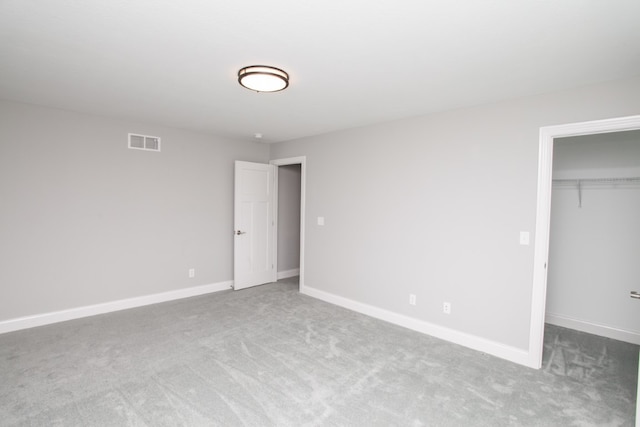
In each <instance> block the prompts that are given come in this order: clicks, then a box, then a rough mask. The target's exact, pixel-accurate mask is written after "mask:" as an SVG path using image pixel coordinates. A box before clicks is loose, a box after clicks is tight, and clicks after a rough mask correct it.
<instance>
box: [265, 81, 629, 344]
mask: <svg viewBox="0 0 640 427" xmlns="http://www.w3.org/2000/svg"><path fill="white" fill-rule="evenodd" d="M380 102H384V100H380ZM354 108H357V107H354ZM638 113H640V78H636V79H632V80H626V81H618V82H611V83H606V84H600V85H595V86H591V87H586V88H580V89H576V90H572V91H565V92H561V93H556V94H551V95H542V96H536V97H530V98H525V99H519V100H514V101H509V102H502V103H496V104H492V105H486V106H480V107H476V108H468V109H461V110H456V111H450V112H446V113H442V114H434V115H430V116H426V117H419V118H415V119H410V120H403V121H398V122H394V123H386V124H380V125H374V126H369V127H365V128H359V129H352V130H348V131H343V132H336V133H332V134H327V135H322V136H317V137H313V138H305V139H301V140H296V141H291V142H284V143H279V144H276V145H275V146H273V147H272V150H271V158H286V157H295V156H306V158H307V176H306V179H307V188H306V215H307V218H305V220H306V224H307V226H306V230H305V231H306V233H305V239H306V248H305V251H306V252H305V285H306V286H308V287H311V288H316V289H318V290H321V291H324V292H328V293H331V294H334V295H337V296H341V297H345V298H349V299H352V300H355V301H358V302H361V303H365V304H369V305H372V306H375V307H379V308H382V309H385V310H389V311H391V312H394V313H398V314H402V315H406V316H409V317H412V318H416V319H419V320H423V321H427V322H431V323H434V324H437V325H441V326H444V327H448V328H452V329H455V330H458V331H461V332H464V333H467V334H471V335H474V336H477V337H481V338H485V339H488V340H493V341H496V342H499V343H503V344H506V345H510V346H514V347H517V348H521V349H525V350H526V349H527V347H528V340H529V320H530V308H531V292H532V273H533V267H532V266H533V245H531V246H520V245H519V232H520V231H522V230H524V231H531V232H532V235H531V237H532V240H531V241H532V242H533V238H534V234H533V233H534V232H535V230H534V227H535V215H536V184H537V167H538V145H539V130H540V127H541V126H549V125H554V124H563V123H573V122H579V121H587V120H595V119H602V118H609V117H620V116H627V115H633V114H638ZM318 216H324V217H325V224H326V225H325V226H318V225H317V221H316V218H317V217H318ZM410 293H414V294H416V295H417V305H416V306H410V305H409V304H408V301H409V298H408V296H409V294H410ZM443 301H448V302H451V304H452V313H451V314H450V315H444V314H443V313H442V303H443Z"/></svg>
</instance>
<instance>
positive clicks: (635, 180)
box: [553, 177, 640, 208]
mask: <svg viewBox="0 0 640 427" xmlns="http://www.w3.org/2000/svg"><path fill="white" fill-rule="evenodd" d="M553 184H554V185H556V186H560V187H562V186H571V187H573V186H575V187H577V189H578V207H579V208H581V207H582V188H583V186H584V185H590V184H591V185H606V184H609V185H624V184H640V177H628V178H574V179H554V180H553Z"/></svg>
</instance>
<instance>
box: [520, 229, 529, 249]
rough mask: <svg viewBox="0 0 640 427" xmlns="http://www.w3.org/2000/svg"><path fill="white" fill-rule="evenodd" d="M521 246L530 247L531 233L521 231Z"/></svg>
mask: <svg viewBox="0 0 640 427" xmlns="http://www.w3.org/2000/svg"><path fill="white" fill-rule="evenodd" d="M520 244H521V245H524V246H528V245H529V232H528V231H521V232H520Z"/></svg>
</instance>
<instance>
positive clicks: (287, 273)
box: [278, 268, 300, 280]
mask: <svg viewBox="0 0 640 427" xmlns="http://www.w3.org/2000/svg"><path fill="white" fill-rule="evenodd" d="M299 275H300V269H299V268H294V269H292V270H284V271H278V280H280V279H287V278H289V277H295V276H299Z"/></svg>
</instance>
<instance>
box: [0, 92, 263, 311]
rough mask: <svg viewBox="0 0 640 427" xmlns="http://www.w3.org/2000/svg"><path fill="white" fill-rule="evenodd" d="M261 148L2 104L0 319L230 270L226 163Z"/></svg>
mask: <svg viewBox="0 0 640 427" xmlns="http://www.w3.org/2000/svg"><path fill="white" fill-rule="evenodd" d="M128 132H134V133H143V134H150V135H154V136H160V137H161V138H162V152H160V153H152V152H143V151H136V150H129V149H127V133H128ZM268 153H269V147H268V146H266V145H259V144H255V143H240V142H231V141H224V140H220V139H215V138H212V137H209V136H204V135H200V134H197V133H190V132H186V131H182V130H177V129H171V128H167V127H162V126H154V125H145V124H140V123H131V122H124V121H117V120H108V119H103V118H98V117H94V116H90V115H84V114H76V113H70V112H64V111H60V110H54V109H48V108H41V107H36V106H28V105H24V104H17V103H10V102H0V200H1V201H2V208H1V209H0V227H1V228H0V231H1V233H0V235H1V237H0V260H1V268H0V287H1V290H0V292H1V297H0V320H6V319H12V318H16V317H20V316H27V315H33V314H41V313H47V312H51V311H57V310H63V309H68V308H75V307H81V306H86V305H90V304H96V303H103V302H110V301H114V300H118V299H126V298H130V297H136V296H143V295H149V294H154V293H160V292H164V291H171V290H177V289H181V288H186V287H191V286H197V285H203V284H212V283H218V282H223V281H228V280H232V279H233V275H232V261H233V260H232V258H233V251H232V244H233V241H232V231H233V220H232V214H233V203H232V201H233V165H234V163H233V162H234V160H237V159H242V160H248V161H260V162H267V161H268V159H269V155H268ZM189 268H195V269H196V277H195V278H193V279H188V278H187V271H188V269H189Z"/></svg>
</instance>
